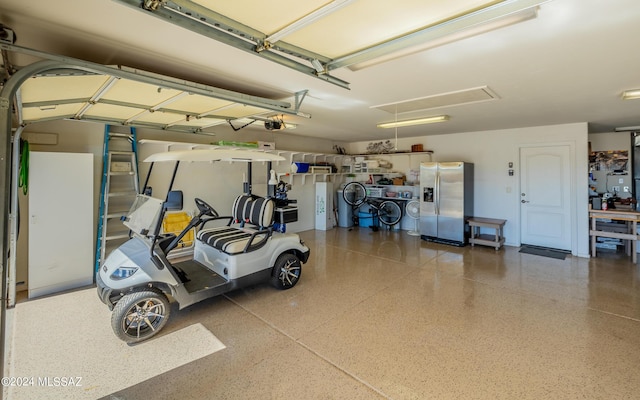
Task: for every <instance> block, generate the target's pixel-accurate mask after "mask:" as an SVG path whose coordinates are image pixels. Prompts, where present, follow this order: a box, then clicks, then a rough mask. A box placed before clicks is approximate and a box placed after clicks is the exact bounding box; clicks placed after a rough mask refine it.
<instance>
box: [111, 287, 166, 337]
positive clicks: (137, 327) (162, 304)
mask: <svg viewBox="0 0 640 400" xmlns="http://www.w3.org/2000/svg"><path fill="white" fill-rule="evenodd" d="M169 313H170V308H169V300H167V297H166V296H165V295H164V294H162V293H158V292H156V291H151V290H145V291H141V292H134V293H130V294H127V295H125V296H124V297H122V299H120V301H118V303H117V304H116V306H115V308H114V309H113V313H112V314H111V327H112V328H113V332H114V333H115V334H116V336H117V337H118V338H119V339H121V340H123V341H125V342H127V343H136V342H140V341H143V340H145V339H148V338H150V337H151V336H153V335H155V334H156V333H158V332H159V331H160V329H162V327H164V325H165V324H166V323H167V320H168V319H169Z"/></svg>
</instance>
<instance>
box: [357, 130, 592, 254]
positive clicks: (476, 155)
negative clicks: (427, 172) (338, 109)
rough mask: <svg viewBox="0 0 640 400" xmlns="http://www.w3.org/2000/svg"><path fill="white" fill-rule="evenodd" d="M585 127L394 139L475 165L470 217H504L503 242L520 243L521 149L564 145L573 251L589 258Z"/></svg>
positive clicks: (360, 149)
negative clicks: (568, 171) (571, 203)
mask: <svg viewBox="0 0 640 400" xmlns="http://www.w3.org/2000/svg"><path fill="white" fill-rule="evenodd" d="M587 136H588V134H587V124H586V123H578V124H567V125H554V126H541V127H530V128H519V129H505V130H498V131H484V132H468V133H459V134H453V135H436V136H425V137H422V138H407V139H399V140H398V149H401V150H402V149H410V148H411V145H412V144H423V146H424V149H425V150H426V149H428V150H433V151H434V154H433V161H466V162H471V163H474V172H475V176H474V189H475V192H474V213H475V214H476V216H481V217H487V218H500V219H506V220H507V224H506V225H505V238H506V244H507V245H512V246H519V245H520V195H519V194H520V190H519V189H520V187H519V178H518V176H519V154H520V147H523V146H529V145H532V144H545V145H553V144H560V143H562V144H569V145H570V146H571V149H572V150H571V152H572V156H571V157H572V160H571V163H572V165H573V171H572V176H571V180H572V183H571V185H572V193H573V194H574V197H575V199H574V207H573V210H574V211H573V213H574V215H573V217H572V221H573V222H574V223H573V224H572V225H573V229H574V233H573V237H574V244H573V246H572V249H573V253H574V254H575V255H580V256H584V257H588V256H589V246H588V244H589V230H588V211H587V210H588V187H587V185H588V170H587V165H588V157H587V152H588V143H587ZM367 144H368V142H358V143H353V144H351V145H350V146H349V148H348V151H349V152H352V153H359V152H364V151H365V149H366V146H367ZM509 162H513V163H514V170H515V173H514V176H509V175H508V169H509V168H508V163H509Z"/></svg>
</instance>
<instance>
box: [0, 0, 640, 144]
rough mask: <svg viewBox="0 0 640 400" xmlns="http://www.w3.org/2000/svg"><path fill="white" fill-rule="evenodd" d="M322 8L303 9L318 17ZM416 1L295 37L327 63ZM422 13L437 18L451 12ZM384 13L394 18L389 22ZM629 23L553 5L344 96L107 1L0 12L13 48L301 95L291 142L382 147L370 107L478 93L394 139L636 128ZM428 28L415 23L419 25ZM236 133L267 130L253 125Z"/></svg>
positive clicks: (262, 15)
mask: <svg viewBox="0 0 640 400" xmlns="http://www.w3.org/2000/svg"><path fill="white" fill-rule="evenodd" d="M201 2H202V3H203V4H206V3H207V2H205V1H201ZM209 3H211V7H212V8H214V7H218V11H219V12H221V13H223V14H224V13H226V14H225V15H228V16H229V17H232V18H236V19H238V20H242V21H243V22H244V23H245V24H254V25H252V26H253V27H254V28H256V29H260V30H265V31H266V30H268V29H278V28H280V27H282V26H284V25H286V24H287V23H288V22H290V21H289V20H288V19H287V15H286V13H284V12H282V11H280V12H279V10H289V8H290V7H294V6H295V5H298V6H300V5H301V4H305V5H306V4H307V3H306V2H299V1H286V0H278V1H274V2H262V1H258V0H244V1H221V2H213V1H210V2H209ZM324 3H325V1H315V2H313V4H314V7H317V4H320V5H321V4H324ZM425 3H428V2H426V1H425V0H421V1H418V0H413V1H411V0H406V1H400V0H398V1H395V2H393V3H390V2H380V1H377V0H358V1H356V2H355V3H353V5H351V6H348V7H352V6H353V7H356V8H359V9H360V10H369V11H370V12H374V13H375V15H376V16H377V18H365V17H364V16H363V17H362V18H356V19H353V20H352V23H349V27H350V29H351V30H352V31H353V29H354V28H357V29H356V30H355V33H354V32H350V33H349V34H345V35H344V36H340V35H336V32H339V29H338V27H340V26H344V25H345V24H346V23H347V22H346V21H337V22H336V21H334V22H333V23H334V24H337V25H336V29H331V28H329V27H324V28H323V29H321V30H319V31H317V32H315V33H314V32H300V35H302V34H303V33H304V34H305V35H312V36H319V37H317V38H316V40H317V43H318V46H319V47H318V48H317V49H318V51H322V52H328V53H325V55H328V56H331V57H335V56H336V55H340V54H342V53H344V51H348V50H349V49H350V48H353V47H354V46H355V47H358V46H360V45H361V44H360V43H361V42H362V40H363V38H364V39H368V40H369V42H370V40H377V39H373V38H372V37H373V36H375V35H377V34H378V33H377V32H378V31H377V30H376V27H379V26H380V24H381V23H385V22H388V24H387V25H388V28H389V30H388V31H387V34H388V32H389V31H394V30H397V29H398V26H402V30H403V31H404V32H406V31H409V30H412V29H415V28H416V27H415V25H416V22H415V18H413V19H412V21H411V22H410V25H404V24H402V23H401V21H404V19H402V15H405V16H416V15H421V14H420V12H419V11H421V8H420V7H423V6H424V4H425ZM430 3H432V6H433V7H437V6H438V5H441V4H444V3H449V1H448V0H439V1H431V2H430ZM464 3H465V1H461V2H458V3H455V6H457V7H459V6H460V4H464ZM467 3H469V4H478V3H486V2H482V1H480V2H477V1H476V2H471V3H470V2H468V1H467ZM381 4H384V5H385V7H391V6H389V4H393V7H392V9H388V10H386V9H385V7H382V8H380V5H381ZM367 5H368V6H370V7H368V8H367V7H366V6H367ZM374 6H375V7H374ZM312 8H313V7H312ZM238 10H242V12H240V13H239V12H238ZM223 11H224V12H223ZM458 12H459V11H458ZM234 13H236V14H234ZM360 13H362V11H360ZM443 15H445V14H443ZM405 18H406V17H405ZM432 18H433V17H432ZM638 21H640V2H638V1H637V0H612V1H602V0H551V1H549V2H547V3H545V4H543V5H542V6H541V7H540V10H539V14H538V18H536V19H532V20H529V21H525V22H522V23H518V24H515V25H512V26H508V27H505V28H501V29H499V30H495V31H492V32H488V33H484V34H481V35H478V36H474V37H471V38H467V39H464V40H460V41H457V42H453V43H449V44H445V45H442V46H439V47H436V48H433V49H430V50H426V51H423V52H420V53H416V54H412V55H407V56H405V57H402V58H399V59H395V60H391V61H387V62H385V63H382V64H378V65H374V66H371V67H367V68H363V69H360V70H357V71H353V70H350V69H348V68H340V69H336V70H333V71H331V75H332V76H335V77H337V78H339V79H342V80H344V81H347V82H349V83H350V88H351V90H346V89H343V88H340V87H338V86H335V85H332V84H330V83H327V82H324V81H321V80H318V79H315V78H313V77H310V76H307V75H305V74H302V73H300V72H297V71H294V70H292V69H289V68H287V67H284V66H281V65H278V64H275V63H273V62H270V61H268V60H264V59H262V58H260V57H257V56H254V55H252V54H249V53H247V52H244V51H242V50H238V49H235V48H233V47H230V46H228V45H225V44H223V43H220V42H217V41H215V40H213V39H209V38H206V37H204V36H202V35H199V34H197V33H194V32H190V31H187V30H185V29H183V28H180V27H177V26H175V25H172V24H170V23H167V22H164V21H162V20H160V19H158V18H155V17H153V16H152V15H149V13H148V12H143V11H141V10H136V9H134V8H131V7H128V6H125V5H123V4H121V3H119V2H116V1H109V0H94V1H82V0H56V1H55V2H53V1H40V0H3V2H2V5H0V23H3V24H4V25H6V26H8V27H11V28H12V29H13V30H14V31H15V32H16V35H17V39H18V40H17V42H16V44H17V45H20V46H24V47H29V48H34V49H38V50H42V51H46V52H49V53H55V54H61V55H66V56H71V57H75V58H79V59H83V60H88V61H93V62H97V63H100V64H107V65H113V64H118V65H126V66H130V67H136V68H140V69H144V70H148V71H153V72H157V73H161V74H165V75H169V76H174V77H178V78H182V79H187V80H191V81H194V82H200V83H205V84H208V85H212V86H217V87H221V88H225V89H231V90H236V91H240V92H243V93H247V94H251V95H254V96H261V97H267V98H271V99H276V100H288V101H290V102H292V103H293V101H294V100H293V94H294V93H295V92H298V91H301V90H307V89H308V90H309V94H308V95H307V96H306V98H305V99H304V101H303V103H302V106H301V111H303V112H305V113H308V114H311V115H312V118H311V119H305V118H302V117H295V116H286V115H285V116H284V119H285V121H287V122H292V123H295V124H297V126H298V128H297V129H296V130H295V131H292V133H294V134H296V135H301V136H310V137H320V138H327V139H332V140H343V141H360V140H362V141H366V140H377V139H385V138H390V137H391V136H392V135H393V134H394V132H392V130H391V131H390V130H383V129H378V128H376V124H377V123H380V122H388V121H392V120H393V119H394V118H395V116H394V115H393V113H389V112H387V111H384V110H383V109H381V108H372V107H373V106H380V105H384V104H389V103H395V102H403V101H406V100H411V99H418V98H425V97H429V96H434V95H438V94H443V93H449V92H457V91H462V90H467V89H474V88H481V87H485V86H486V87H488V88H489V89H490V90H491V91H492V92H493V93H495V94H496V95H497V96H498V97H499V99H498V100H492V101H486V102H477V103H469V104H464V105H456V106H444V107H440V108H438V109H437V110H430V111H415V112H410V113H406V114H403V115H401V116H400V115H399V116H398V119H407V118H413V117H423V116H429V115H436V114H447V115H449V116H450V117H451V118H450V120H449V121H448V122H444V123H439V124H432V125H423V126H413V127H403V128H399V129H398V136H399V137H412V136H423V135H432V134H446V133H455V132H469V131H482V130H493V129H503V128H514V127H524V126H538V125H551V124H562V123H573V122H589V123H590V125H589V126H590V130H591V131H592V132H606V131H612V130H613V129H614V128H616V127H620V126H631V125H640V100H631V101H623V100H622V99H621V92H622V91H623V90H625V89H638V88H640V51H639V49H638V38H639V37H640V23H638ZM430 22H432V20H429V19H428V18H425V24H428V23H430ZM407 23H408V24H409V21H408V20H407ZM345 32H348V31H345ZM267 33H269V32H267ZM303 36H304V35H303ZM287 39H289V38H287ZM294 39H295V37H292V38H291V40H292V41H293V40H294ZM300 40H301V41H302V42H301V43H308V42H309V41H310V40H311V39H309V37H308V36H306V37H304V38H303V37H301V38H300ZM332 44H333V45H332ZM338 44H340V46H338ZM10 61H11V62H13V63H14V64H16V65H25V64H28V63H30V62H32V61H33V60H32V59H30V58H28V57H27V56H21V55H16V54H13V53H12V54H11V58H10ZM209 129H210V130H211V131H213V132H222V131H226V130H230V129H231V128H229V127H226V126H224V125H220V126H216V127H212V128H209ZM246 129H262V130H264V128H263V127H259V126H256V127H253V126H252V127H250V128H246ZM241 133H242V131H240V134H241Z"/></svg>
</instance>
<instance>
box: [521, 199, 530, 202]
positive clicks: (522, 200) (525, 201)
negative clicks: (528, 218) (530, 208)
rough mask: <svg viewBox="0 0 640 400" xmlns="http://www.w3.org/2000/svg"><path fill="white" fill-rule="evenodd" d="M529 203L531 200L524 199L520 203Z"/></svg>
mask: <svg viewBox="0 0 640 400" xmlns="http://www.w3.org/2000/svg"><path fill="white" fill-rule="evenodd" d="M528 202H529V200H524V199H523V200H521V201H520V203H528Z"/></svg>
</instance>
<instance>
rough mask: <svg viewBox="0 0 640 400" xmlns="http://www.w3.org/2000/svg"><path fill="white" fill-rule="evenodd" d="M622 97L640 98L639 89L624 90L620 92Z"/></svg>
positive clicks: (629, 98) (624, 98) (626, 98)
mask: <svg viewBox="0 0 640 400" xmlns="http://www.w3.org/2000/svg"><path fill="white" fill-rule="evenodd" d="M622 99H623V100H634V99H640V89H634V90H625V91H624V92H622Z"/></svg>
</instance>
